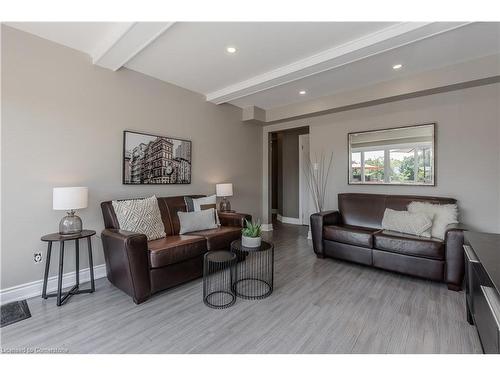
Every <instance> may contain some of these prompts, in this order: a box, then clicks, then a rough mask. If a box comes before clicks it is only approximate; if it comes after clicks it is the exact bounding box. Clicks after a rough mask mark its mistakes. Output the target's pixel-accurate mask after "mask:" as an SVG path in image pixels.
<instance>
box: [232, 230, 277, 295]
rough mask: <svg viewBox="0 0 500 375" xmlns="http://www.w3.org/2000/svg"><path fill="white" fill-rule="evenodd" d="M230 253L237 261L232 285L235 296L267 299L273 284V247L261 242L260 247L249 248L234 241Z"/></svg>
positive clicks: (239, 241)
mask: <svg viewBox="0 0 500 375" xmlns="http://www.w3.org/2000/svg"><path fill="white" fill-rule="evenodd" d="M231 252H232V253H234V254H236V257H237V259H238V263H237V264H236V278H235V280H234V282H233V284H232V289H233V291H234V293H235V294H236V296H238V297H240V298H244V299H252V300H253V299H262V298H266V297H269V296H270V295H271V293H272V292H273V284H274V245H273V244H271V243H269V242H265V241H262V243H261V245H260V247H255V248H251V247H244V246H242V244H241V240H235V241H233V242H232V243H231Z"/></svg>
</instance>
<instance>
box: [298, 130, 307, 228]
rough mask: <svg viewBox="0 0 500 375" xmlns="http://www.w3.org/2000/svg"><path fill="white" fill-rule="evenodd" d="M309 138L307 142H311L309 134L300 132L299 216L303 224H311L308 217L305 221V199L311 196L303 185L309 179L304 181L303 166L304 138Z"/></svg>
mask: <svg viewBox="0 0 500 375" xmlns="http://www.w3.org/2000/svg"><path fill="white" fill-rule="evenodd" d="M305 138H307V143H309V134H300V135H299V217H300V224H302V225H309V222H308V220H307V219H306V220H305V222H304V208H305V207H304V206H305V205H304V203H303V202H304V199H307V200H309V196H308V194H307V193H305V192H304V188H305V190H306V191H308V188H307V187H303V186H302V185H303V184H307V181H304V179H305V176H304V168H303V163H304V152H303V145H304V140H305Z"/></svg>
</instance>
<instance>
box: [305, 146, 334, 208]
mask: <svg viewBox="0 0 500 375" xmlns="http://www.w3.org/2000/svg"><path fill="white" fill-rule="evenodd" d="M332 163H333V152H332V153H330V155H329V156H325V155H324V154H323V153H322V154H321V156H320V157H319V158H318V159H317V161H316V162H313V161H312V160H311V157H310V156H309V158H307V160H306V165H305V168H304V175H305V177H306V180H307V185H308V187H309V190H310V191H311V196H312V199H313V202H314V206H315V209H316V212H321V211H323V210H324V208H325V200H326V196H327V194H328V190H327V184H328V177H329V176H330V170H331V169H332Z"/></svg>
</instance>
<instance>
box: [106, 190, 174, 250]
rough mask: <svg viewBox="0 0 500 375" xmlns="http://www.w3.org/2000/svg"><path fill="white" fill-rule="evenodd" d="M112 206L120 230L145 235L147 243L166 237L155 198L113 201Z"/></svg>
mask: <svg viewBox="0 0 500 375" xmlns="http://www.w3.org/2000/svg"><path fill="white" fill-rule="evenodd" d="M112 204H113V208H114V210H115V214H116V218H117V219H118V223H119V224H120V229H123V230H127V231H130V232H136V233H142V234H145V235H146V237H147V238H148V241H151V240H156V239H158V238H162V237H165V236H166V234H165V227H164V226H163V221H162V220H161V214H160V208H159V207H158V200H157V199H156V196H154V195H153V196H152V197H150V198H145V199H131V200H124V201H113V202H112Z"/></svg>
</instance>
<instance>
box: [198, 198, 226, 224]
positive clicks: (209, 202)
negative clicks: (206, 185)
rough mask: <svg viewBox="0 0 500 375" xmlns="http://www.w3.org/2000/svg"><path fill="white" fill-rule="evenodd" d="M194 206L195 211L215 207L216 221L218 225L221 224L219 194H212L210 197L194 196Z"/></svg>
mask: <svg viewBox="0 0 500 375" xmlns="http://www.w3.org/2000/svg"><path fill="white" fill-rule="evenodd" d="M193 208H194V210H195V211H201V210H206V209H207V208H213V209H214V212H215V213H214V214H215V221H216V223H217V225H220V221H219V215H218V214H217V196H216V195H215V194H214V195H210V196H208V197H202V198H194V199H193Z"/></svg>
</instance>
